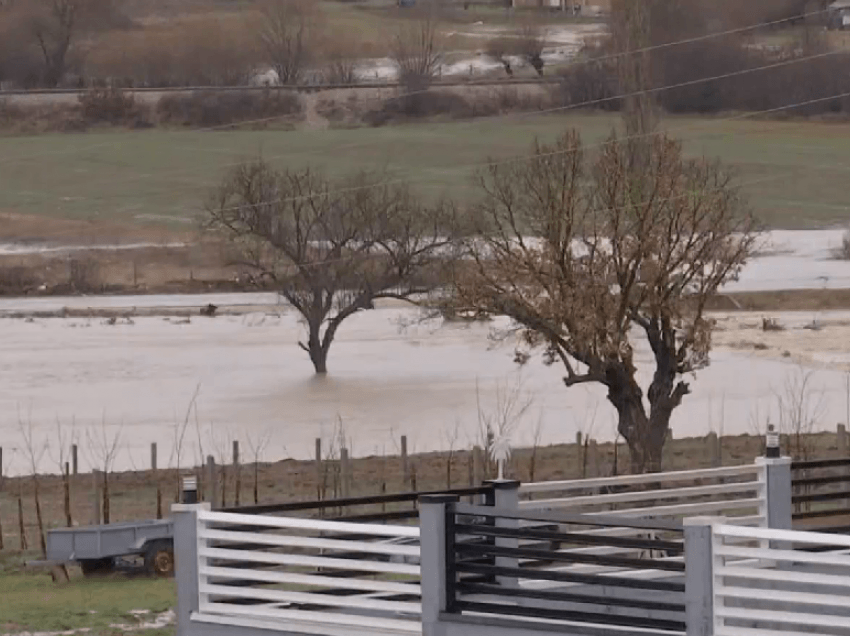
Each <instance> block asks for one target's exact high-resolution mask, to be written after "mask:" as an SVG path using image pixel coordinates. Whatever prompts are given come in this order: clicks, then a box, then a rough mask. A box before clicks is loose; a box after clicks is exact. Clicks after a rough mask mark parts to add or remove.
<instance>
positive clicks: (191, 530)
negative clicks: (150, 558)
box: [171, 503, 210, 636]
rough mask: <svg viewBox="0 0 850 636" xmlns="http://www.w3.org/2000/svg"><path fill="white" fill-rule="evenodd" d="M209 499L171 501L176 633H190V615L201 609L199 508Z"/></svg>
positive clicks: (179, 635) (203, 507) (208, 506)
mask: <svg viewBox="0 0 850 636" xmlns="http://www.w3.org/2000/svg"><path fill="white" fill-rule="evenodd" d="M209 509H210V505H209V503H202V504H174V505H173V506H171V518H172V519H173V521H174V559H175V562H174V566H175V567H174V579H175V582H176V584H177V636H188V635H189V634H190V633H191V617H192V613H193V612H197V611H198V610H199V609H200V594H199V583H200V581H199V576H200V574H199V568H198V511H199V510H209Z"/></svg>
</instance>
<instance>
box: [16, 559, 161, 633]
mask: <svg viewBox="0 0 850 636" xmlns="http://www.w3.org/2000/svg"><path fill="white" fill-rule="evenodd" d="M175 598H176V593H175V590H174V581H173V580H166V579H149V578H136V579H129V578H128V579H124V578H121V577H118V578H104V579H99V580H98V579H83V578H72V580H71V581H70V582H69V583H62V584H57V583H54V582H53V581H52V580H51V578H50V575H49V574H46V573H44V572H33V573H29V572H22V571H20V570H17V569H11V568H4V567H2V564H0V599H2V602H0V607H2V611H0V634H15V633H19V632H28V633H32V632H61V631H66V630H80V629H86V628H87V629H88V630H90V631H89V632H88V633H89V634H91V635H92V636H101V635H104V636H105V635H107V634H109V635H112V634H123V633H125V631H126V632H127V633H130V632H134V630H133V629H132V628H133V627H136V626H138V625H139V624H140V623H144V622H152V621H154V619H155V618H156V616H157V615H158V614H160V613H162V612H165V611H167V610H169V609H173V608H174V604H175ZM133 610H147V612H146V613H145V614H139V615H138V617H136V616H134V615H133V614H131V613H130V612H131V611H133ZM125 628H130V629H125ZM173 631H174V628H173V627H166V628H161V629H152V630H145V631H143V632H137V633H144V634H146V635H147V636H160V635H164V634H170V633H173Z"/></svg>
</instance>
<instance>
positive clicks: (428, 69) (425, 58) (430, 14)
mask: <svg viewBox="0 0 850 636" xmlns="http://www.w3.org/2000/svg"><path fill="white" fill-rule="evenodd" d="M424 4H425V6H423V7H422V8H420V9H417V10H418V11H419V14H418V15H417V16H416V18H415V19H414V20H412V21H410V22H409V23H407V24H405V25H403V26H402V27H401V29H400V30H399V32H398V33H397V34H396V36H395V39H394V40H393V44H392V52H391V55H392V58H393V61H394V62H395V63H396V65H397V66H398V74H399V80H400V81H401V82H402V84H404V86H405V88H406V89H407V90H409V91H416V90H422V89H425V88H427V87H428V86H429V85H430V84H431V81H432V80H433V78H434V76H435V75H436V74H437V73H438V71H439V70H440V64H441V62H442V60H443V52H442V47H441V43H440V38H439V20H438V16H437V10H436V7H435V6H434V4H433V3H424Z"/></svg>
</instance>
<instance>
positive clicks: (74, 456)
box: [71, 444, 80, 475]
mask: <svg viewBox="0 0 850 636" xmlns="http://www.w3.org/2000/svg"><path fill="white" fill-rule="evenodd" d="M77 459H78V453H77V445H76V444H71V466H72V467H73V469H74V474H75V475H76V474H77V473H78V472H79V468H80V464H79V462H78V461H77Z"/></svg>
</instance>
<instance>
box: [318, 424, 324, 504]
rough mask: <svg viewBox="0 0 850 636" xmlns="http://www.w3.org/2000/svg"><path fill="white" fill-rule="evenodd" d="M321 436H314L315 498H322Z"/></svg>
mask: <svg viewBox="0 0 850 636" xmlns="http://www.w3.org/2000/svg"><path fill="white" fill-rule="evenodd" d="M322 473H323V471H322V438H321V437H317V438H316V499H318V500H319V501H321V500H322V499H324V490H325V489H324V475H323V474H322Z"/></svg>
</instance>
